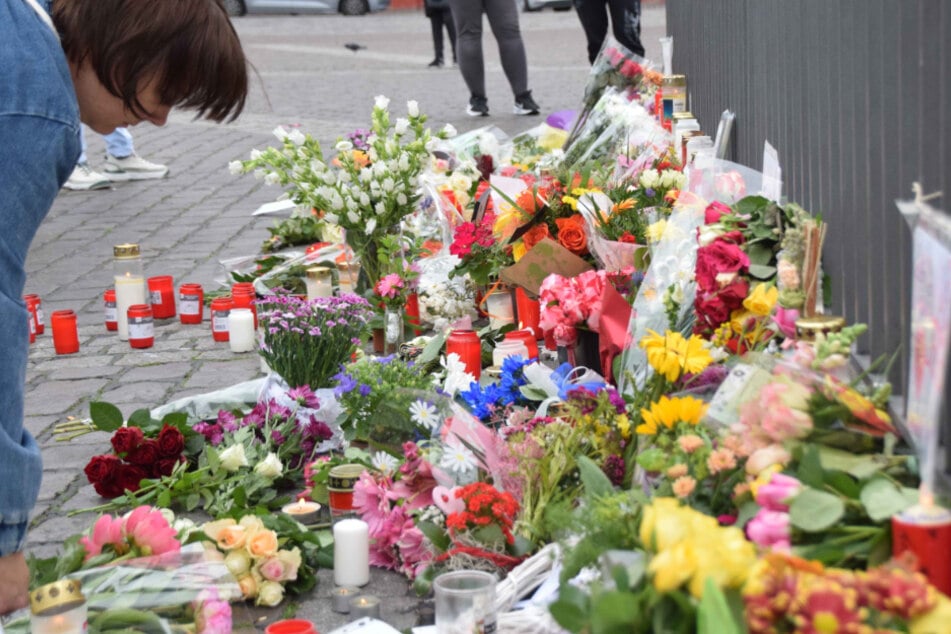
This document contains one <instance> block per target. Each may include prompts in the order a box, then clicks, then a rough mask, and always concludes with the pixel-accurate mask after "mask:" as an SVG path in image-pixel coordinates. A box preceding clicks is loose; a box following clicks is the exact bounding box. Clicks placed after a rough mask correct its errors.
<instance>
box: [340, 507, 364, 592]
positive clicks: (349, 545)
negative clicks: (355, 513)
mask: <svg viewBox="0 0 951 634" xmlns="http://www.w3.org/2000/svg"><path fill="white" fill-rule="evenodd" d="M369 582H370V530H369V527H368V526H367V523H366V522H364V521H363V520H357V519H346V520H340V521H339V522H337V523H336V524H334V583H336V584H337V585H338V586H365V585H366V584H368V583H369Z"/></svg>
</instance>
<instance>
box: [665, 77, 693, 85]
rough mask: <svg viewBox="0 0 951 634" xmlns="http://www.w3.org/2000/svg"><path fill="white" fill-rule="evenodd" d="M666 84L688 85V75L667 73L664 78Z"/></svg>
mask: <svg viewBox="0 0 951 634" xmlns="http://www.w3.org/2000/svg"><path fill="white" fill-rule="evenodd" d="M663 85H664V86H686V85H687V76H686V75H667V76H666V77H664V80H663Z"/></svg>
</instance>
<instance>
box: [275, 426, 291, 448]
mask: <svg viewBox="0 0 951 634" xmlns="http://www.w3.org/2000/svg"><path fill="white" fill-rule="evenodd" d="M271 440H273V441H274V444H275V445H277V446H279V447H280V446H281V445H283V444H284V441H285V440H287V439H286V438H284V434H282V433H281V431H280V430H279V429H272V430H271Z"/></svg>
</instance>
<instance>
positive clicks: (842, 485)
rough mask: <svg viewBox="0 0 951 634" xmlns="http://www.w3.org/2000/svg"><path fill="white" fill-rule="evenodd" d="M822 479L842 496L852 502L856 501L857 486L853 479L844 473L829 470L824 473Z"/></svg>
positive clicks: (857, 494)
mask: <svg viewBox="0 0 951 634" xmlns="http://www.w3.org/2000/svg"><path fill="white" fill-rule="evenodd" d="M823 479H824V480H825V483H826V484H827V485H829V486H830V487H832V488H833V489H835V490H836V491H838V492H839V493H841V494H842V495H844V496H846V497H850V498H852V499H853V500H855V499H858V497H859V485H858V483H857V482H856V481H855V478H853V477H852V476H850V475H849V474H847V473H846V472H845V471H838V470H836V469H830V470H828V471H826V472H825V474H824V475H823Z"/></svg>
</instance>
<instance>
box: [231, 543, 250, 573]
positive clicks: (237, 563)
mask: <svg viewBox="0 0 951 634" xmlns="http://www.w3.org/2000/svg"><path fill="white" fill-rule="evenodd" d="M225 567H227V568H228V572H230V573H231V574H232V575H234V576H235V578H238V577H240V576H241V575H243V574H244V573H246V572H247V571H248V570H250V569H251V558H250V557H249V556H248V553H246V552H245V551H244V550H232V551H231V552H230V553H228V556H227V557H225Z"/></svg>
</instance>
